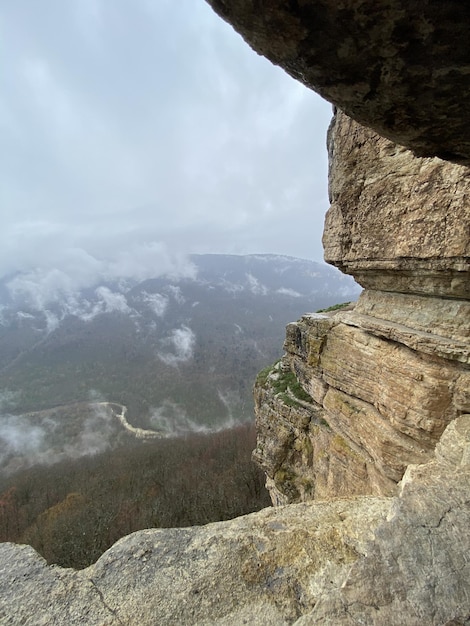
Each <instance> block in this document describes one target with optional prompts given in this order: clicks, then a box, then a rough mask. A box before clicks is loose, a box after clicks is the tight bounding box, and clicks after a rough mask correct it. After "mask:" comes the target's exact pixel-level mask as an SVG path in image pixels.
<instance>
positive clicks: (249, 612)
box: [0, 415, 470, 626]
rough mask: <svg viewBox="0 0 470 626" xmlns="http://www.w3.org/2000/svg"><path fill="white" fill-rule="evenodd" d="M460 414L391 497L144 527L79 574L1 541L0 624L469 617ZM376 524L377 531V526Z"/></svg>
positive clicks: (398, 624)
mask: <svg viewBox="0 0 470 626" xmlns="http://www.w3.org/2000/svg"><path fill="white" fill-rule="evenodd" d="M469 477H470V415H465V416H462V417H460V418H457V419H456V420H455V421H454V422H452V424H451V425H450V426H449V427H448V428H447V430H446V431H445V433H444V436H443V437H442V439H441V441H440V443H439V445H438V447H437V449H436V455H435V457H434V458H433V459H432V460H431V461H430V462H429V463H428V464H426V465H421V466H414V467H410V468H409V469H408V470H407V473H406V475H405V479H404V480H403V482H402V485H401V489H400V494H399V496H398V497H396V498H380V497H356V498H351V499H336V500H333V501H330V502H314V503H310V504H298V505H290V506H287V507H276V508H271V509H265V510H263V511H260V512H259V513H253V514H251V515H247V516H245V517H242V518H238V519H236V520H232V521H228V522H220V523H218V524H209V525H208V526H205V527H200V528H186V529H164V530H144V531H140V532H137V533H134V534H133V535H129V536H128V537H125V538H124V539H121V540H120V541H119V542H118V543H117V544H115V545H114V546H113V547H112V548H110V550H108V551H107V552H106V553H105V554H104V555H103V556H102V557H101V558H100V559H99V560H98V561H97V563H96V564H95V565H93V566H91V567H89V568H87V569H85V570H82V571H80V572H77V571H73V570H66V569H61V568H59V567H51V566H47V565H46V564H45V562H44V560H43V559H42V558H41V557H40V556H39V555H38V554H36V553H35V552H34V550H33V549H32V548H30V547H29V546H17V545H13V544H1V545H0V623H1V624H5V625H6V624H8V625H12V626H13V625H14V626H16V625H17V624H24V625H25V626H29V625H33V624H34V625H38V624H47V625H48V626H49V625H52V626H54V625H57V626H59V625H60V626H62V625H63V624H67V625H71V626H75V625H77V626H78V625H79V624H90V625H92V626H95V625H96V626H98V625H99V626H105V625H106V626H118V625H122V624H126V625H130V624H132V625H134V624H135V625H139V626H154V625H155V624H165V626H166V625H168V626H170V625H171V626H173V625H174V626H176V625H178V626H186V625H188V626H194V625H196V624H197V625H201V626H202V625H205V626H209V625H222V624H224V626H227V625H232V626H239V625H240V624H254V625H255V626H256V625H259V626H261V625H263V626H286V625H287V624H295V625H296V626H306V625H307V624H308V625H310V624H312V625H313V624H315V625H317V624H335V625H336V624H339V625H342V624H344V625H347V626H349V625H351V626H352V625H353V624H376V625H383V626H402V625H403V624H406V625H407V626H423V625H425V626H428V625H436V626H437V625H439V624H446V623H447V624H455V625H457V624H462V625H463V624H469V623H470V602H469V588H468V580H469V579H470V562H469V560H468V553H469V550H470V534H469V533H468V527H469V524H470V507H469V506H468V480H469ZM374 531H375V532H374Z"/></svg>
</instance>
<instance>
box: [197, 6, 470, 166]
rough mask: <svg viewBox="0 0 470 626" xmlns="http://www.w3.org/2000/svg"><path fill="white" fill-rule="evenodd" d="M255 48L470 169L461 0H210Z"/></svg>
mask: <svg viewBox="0 0 470 626" xmlns="http://www.w3.org/2000/svg"><path fill="white" fill-rule="evenodd" d="M208 2H209V4H210V5H211V6H212V7H213V8H214V9H215V10H216V11H217V13H218V14H219V15H220V16H221V17H222V18H224V19H225V20H227V21H228V22H230V23H231V24H232V25H233V26H234V28H236V30H237V31H238V32H239V33H240V34H241V35H242V36H243V38H244V39H245V40H246V41H247V42H248V43H249V45H250V46H251V47H252V48H253V49H254V50H256V52H258V53H259V54H263V55H264V56H266V57H267V58H268V59H270V60H271V61H272V62H273V63H276V64H277V65H280V66H281V67H282V68H284V69H285V70H286V71H287V72H288V73H289V74H290V75H291V76H293V77H294V78H296V79H297V80H299V81H301V82H303V83H304V84H305V85H307V86H308V87H311V88H313V89H314V90H315V91H317V92H318V93H320V94H321V95H322V96H323V97H324V98H326V99H327V100H330V101H331V102H334V103H335V104H336V105H337V106H338V107H339V108H341V109H342V110H343V111H345V112H346V113H347V114H348V115H350V116H351V117H352V118H354V119H355V120H357V121H358V122H360V123H362V124H365V125H366V126H368V127H371V128H373V129H374V130H375V131H377V132H378V133H379V134H380V135H382V136H384V137H388V138H390V139H392V140H393V141H395V142H397V143H399V144H402V145H405V146H408V147H409V148H411V149H412V150H414V151H415V153H416V154H418V155H420V156H430V155H432V156H439V157H441V158H443V159H449V160H453V161H455V162H462V163H466V164H467V165H468V164H469V163H470V81H469V80H468V76H469V71H470V70H469V67H470V65H469V58H468V32H469V29H470V7H469V6H468V5H467V4H466V3H464V2H461V0H446V2H439V1H435V0H422V1H420V2H409V1H408V0H362V1H361V2H358V1H357V0H302V1H299V2H285V1H284V0H262V1H257V2H254V1H253V0H231V1H230V2H227V0H208Z"/></svg>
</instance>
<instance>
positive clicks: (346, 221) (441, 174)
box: [323, 112, 470, 339]
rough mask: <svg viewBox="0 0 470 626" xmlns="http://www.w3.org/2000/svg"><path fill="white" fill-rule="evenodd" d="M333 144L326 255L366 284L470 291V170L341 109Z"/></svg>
mask: <svg viewBox="0 0 470 626" xmlns="http://www.w3.org/2000/svg"><path fill="white" fill-rule="evenodd" d="M328 149H329V159H330V173H329V190H330V201H331V207H330V209H329V211H328V214H327V218H326V222H325V231H324V235H323V245H324V248H325V260H326V261H328V262H329V263H332V264H333V265H336V266H337V267H338V268H339V269H340V270H341V271H343V272H345V273H348V274H353V275H354V277H355V279H356V280H357V281H358V282H359V283H360V284H361V285H362V286H363V287H365V288H370V289H378V290H384V291H395V292H401V293H413V294H421V295H430V296H434V297H435V296H442V297H451V298H461V299H467V300H468V299H470V219H469V217H470V216H469V204H470V170H469V169H468V168H467V167H462V166H460V167H459V166H457V165H452V164H450V163H446V162H444V161H441V160H440V159H437V158H433V159H420V158H416V157H414V156H413V154H412V153H411V152H410V151H409V150H406V149H404V148H402V147H400V146H397V145H396V144H393V143H392V142H391V141H388V140H387V139H384V138H383V137H379V136H378V135H376V134H375V133H374V132H373V131H371V130H369V129H366V128H364V127H362V126H360V125H359V124H357V123H356V122H354V121H353V120H351V119H349V118H348V117H347V116H346V115H344V113H341V112H337V114H336V115H335V117H334V120H333V122H332V124H331V126H330V130H329V136H328ZM442 313H443V315H444V317H445V318H447V317H448V314H447V313H446V312H445V311H442ZM441 317H442V316H441V312H439V315H438V318H441ZM454 325H455V324H454ZM467 328H468V327H467ZM467 339H468V335H467Z"/></svg>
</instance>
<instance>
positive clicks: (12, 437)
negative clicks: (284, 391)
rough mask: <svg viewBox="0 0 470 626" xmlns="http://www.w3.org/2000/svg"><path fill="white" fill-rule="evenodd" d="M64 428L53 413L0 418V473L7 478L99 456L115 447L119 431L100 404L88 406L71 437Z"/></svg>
mask: <svg viewBox="0 0 470 626" xmlns="http://www.w3.org/2000/svg"><path fill="white" fill-rule="evenodd" d="M77 419H78V418H77ZM64 424H65V422H64V421H63V420H61V419H60V417H59V416H58V415H56V413H55V412H54V411H53V410H51V411H50V412H46V411H44V412H42V413H41V414H38V413H36V414H32V415H31V414H30V415H11V414H3V415H0V470H1V471H2V472H3V473H5V474H10V473H13V472H15V471H18V470H21V469H27V468H29V467H32V466H34V465H38V464H41V465H52V464H54V463H57V462H59V461H63V460H65V459H78V458H80V457H83V456H88V455H94V454H99V453H100V452H104V451H105V450H107V449H109V448H110V447H112V446H113V445H114V443H115V440H116V435H117V432H118V429H119V427H118V425H117V423H116V420H115V419H114V418H113V416H112V415H111V413H110V411H107V410H106V408H105V407H103V406H100V405H99V404H91V405H89V410H88V411H86V417H84V419H82V421H81V423H80V427H79V429H78V432H76V433H74V434H73V436H71V437H70V436H69V435H67V434H66V428H65V426H64Z"/></svg>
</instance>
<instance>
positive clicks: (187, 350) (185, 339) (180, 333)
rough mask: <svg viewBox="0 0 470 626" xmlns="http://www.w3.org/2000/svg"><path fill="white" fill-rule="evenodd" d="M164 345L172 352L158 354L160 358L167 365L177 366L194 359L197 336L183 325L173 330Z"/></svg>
mask: <svg viewBox="0 0 470 626" xmlns="http://www.w3.org/2000/svg"><path fill="white" fill-rule="evenodd" d="M162 343H163V345H164V346H165V347H166V346H168V347H169V348H170V349H171V350H172V351H171V352H158V357H159V358H160V359H161V360H162V361H163V362H164V363H166V364H167V365H172V366H177V365H179V364H180V363H185V362H186V361H189V360H190V359H192V357H193V351H194V345H195V343H196V335H195V334H194V332H193V331H192V330H191V329H190V328H189V327H188V326H184V325H182V326H181V327H180V328H175V329H174V330H172V332H171V334H170V336H169V337H167V338H166V339H164V340H163V342H162Z"/></svg>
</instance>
